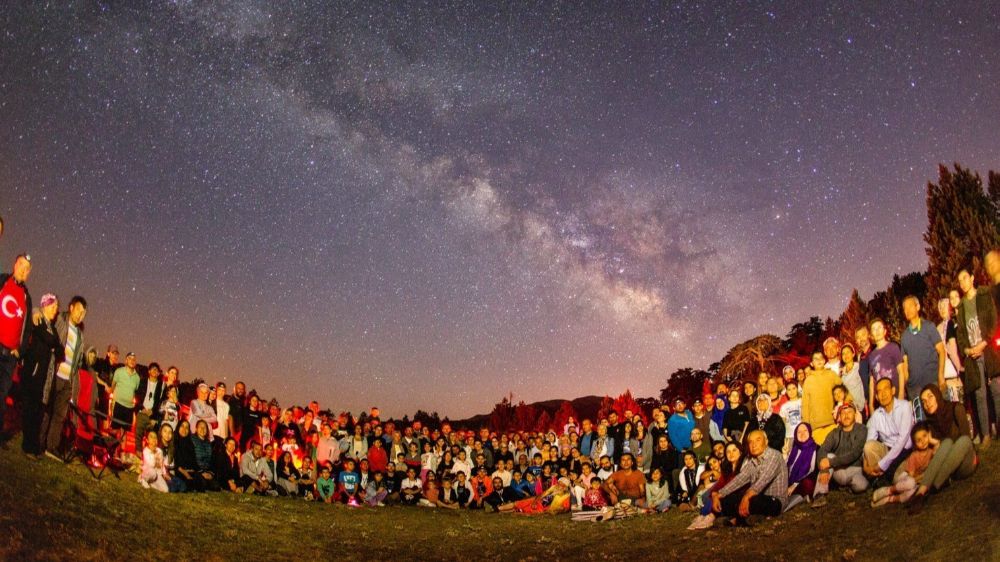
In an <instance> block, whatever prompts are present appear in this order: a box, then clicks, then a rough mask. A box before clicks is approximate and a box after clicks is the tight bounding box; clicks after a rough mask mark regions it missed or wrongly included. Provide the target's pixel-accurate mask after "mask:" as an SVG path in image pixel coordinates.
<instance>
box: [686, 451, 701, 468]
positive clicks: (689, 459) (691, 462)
mask: <svg viewBox="0 0 1000 562" xmlns="http://www.w3.org/2000/svg"><path fill="white" fill-rule="evenodd" d="M697 465H698V457H697V456H696V455H695V454H694V451H684V466H685V467H687V468H694V467H695V466H697Z"/></svg>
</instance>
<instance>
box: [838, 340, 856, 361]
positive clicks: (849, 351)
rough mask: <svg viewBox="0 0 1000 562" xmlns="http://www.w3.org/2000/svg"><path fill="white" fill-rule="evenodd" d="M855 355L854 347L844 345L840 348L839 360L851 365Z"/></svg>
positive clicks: (847, 344)
mask: <svg viewBox="0 0 1000 562" xmlns="http://www.w3.org/2000/svg"><path fill="white" fill-rule="evenodd" d="M856 355H857V353H855V352H854V346H853V345H851V344H849V343H845V344H844V347H842V348H840V360H841V361H843V362H844V363H850V364H852V365H853V364H854V357H855V356H856Z"/></svg>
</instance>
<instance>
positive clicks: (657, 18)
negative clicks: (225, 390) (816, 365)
mask: <svg viewBox="0 0 1000 562" xmlns="http://www.w3.org/2000/svg"><path fill="white" fill-rule="evenodd" d="M11 4H13V3H6V2H5V3H4V5H3V6H2V7H0V30H2V33H0V214H2V216H3V218H4V220H5V223H6V229H5V230H6V231H5V233H4V236H3V238H2V239H0V262H2V265H3V268H4V270H9V268H10V263H11V262H12V259H13V257H14V255H15V254H16V253H18V252H21V251H27V252H30V253H31V254H32V257H33V263H34V272H33V274H32V277H31V279H30V282H29V288H30V289H31V291H32V293H33V295H34V296H35V298H36V299H37V298H39V297H40V296H41V295H42V293H44V292H49V291H54V292H56V293H57V294H59V295H60V297H62V299H63V302H64V303H65V302H67V301H68V299H69V297H70V296H72V295H73V294H75V293H80V294H82V295H84V296H86V297H87V298H88V300H89V301H90V310H89V316H88V318H87V332H86V334H87V336H86V337H87V340H88V342H89V343H90V344H94V345H96V346H98V347H99V348H102V349H103V347H104V346H105V345H107V344H108V343H109V342H115V343H117V344H119V345H120V346H121V347H122V351H123V352H124V351H126V350H134V351H135V352H136V353H137V354H138V355H139V360H140V362H143V363H145V362H147V361H150V360H157V361H159V362H161V363H162V364H165V365H166V364H177V365H179V366H180V367H181V370H182V378H184V379H188V380H190V379H191V378H194V377H203V378H207V379H210V380H213V381H214V380H215V379H225V380H227V381H229V382H230V388H231V383H232V382H233V381H235V380H237V379H241V378H242V379H244V380H246V381H247V382H248V384H249V386H251V387H255V388H257V389H258V390H259V391H260V392H262V393H263V394H264V395H266V396H276V397H277V398H278V399H279V400H281V402H282V404H284V405H288V404H289V403H299V404H303V403H305V402H306V401H308V400H309V399H312V398H315V399H318V400H319V401H320V404H321V406H322V407H324V408H326V407H330V408H332V409H335V410H341V409H351V410H353V411H355V412H357V411H358V410H361V409H365V408H367V407H369V406H372V405H377V406H380V407H381V408H382V410H383V412H384V413H385V414H388V415H402V414H403V413H407V412H409V413H412V412H413V411H415V410H416V409H418V408H420V409H424V410H427V411H435V410H436V411H439V412H440V413H441V414H442V415H446V414H447V415H450V416H451V417H453V418H455V417H462V416H466V415H469V414H474V413H480V412H485V411H489V409H490V408H491V406H492V404H493V403H495V402H496V401H498V400H499V399H500V398H501V397H502V396H503V395H505V394H507V393H508V392H513V393H514V399H515V401H516V400H520V399H524V400H527V401H533V400H540V399H548V398H573V397H576V396H581V395H584V394H601V395H603V394H611V395H617V394H619V393H620V392H622V391H624V390H625V388H626V387H629V388H631V389H632V391H633V393H635V394H636V395H639V396H647V395H654V394H656V393H658V389H660V388H662V387H663V386H664V385H665V382H666V375H667V374H668V373H670V372H672V371H673V370H674V369H676V368H679V367H684V366H692V367H706V366H707V365H708V364H709V363H710V362H712V361H715V360H718V359H719V358H721V356H722V355H723V354H724V353H725V351H726V350H727V349H728V348H729V347H731V346H732V345H734V344H736V343H739V342H740V341H742V340H743V339H745V338H747V337H750V336H754V335H757V334H759V333H762V332H774V333H777V334H778V335H783V334H784V333H785V332H786V331H787V329H788V327H789V326H790V325H791V324H792V323H794V322H796V321H800V320H804V319H806V318H807V317H808V316H810V315H814V314H815V315H820V316H827V315H831V316H836V315H837V314H839V313H840V312H841V311H842V310H843V308H844V306H845V305H846V302H847V297H848V295H849V293H850V290H851V289H852V288H853V287H857V288H859V289H860V291H861V294H862V297H864V298H869V297H870V296H871V294H872V293H873V292H874V291H876V290H879V289H882V288H884V287H885V286H886V285H887V284H888V283H889V281H890V279H891V276H892V274H894V273H907V272H909V271H913V270H917V269H923V268H924V267H926V257H925V254H924V244H923V242H922V240H921V234H922V233H923V231H924V230H925V228H926V210H925V207H924V194H925V188H926V183H927V181H928V180H933V179H935V178H936V175H937V165H938V164H939V163H942V162H943V163H951V162H955V161H958V162H961V163H962V164H963V165H966V166H970V167H972V168H974V169H977V170H979V171H980V172H983V173H985V172H986V170H987V169H989V168H991V167H992V168H994V169H996V168H998V167H1000V127H998V125H1000V87H998V84H1000V32H998V29H1000V4H996V3H990V2H945V3H941V4H937V5H936V6H931V5H929V4H928V5H921V6H918V5H912V6H910V7H908V8H905V9H900V8H898V7H897V6H895V5H893V4H892V3H887V2H883V3H875V4H874V5H862V4H858V3H848V4H845V5H841V6H837V5H835V4H832V3H831V4H827V3H790V4H787V5H786V4H772V3H766V4H753V5H744V4H742V3H741V4H740V5H739V6H737V7H724V6H723V3H722V2H705V3H679V4H674V3H670V4H659V3H644V4H642V6H641V7H634V8H632V9H629V10H622V9H620V7H614V8H608V9H607V10H601V9H595V8H592V7H591V8H588V9H581V8H578V7H576V6H575V5H574V4H575V3H564V4H560V3H549V2H544V3H540V4H538V5H537V6H536V7H535V8H531V7H528V5H527V4H525V5H524V6H521V7H518V8H509V7H508V8H501V7H497V6H495V5H494V4H495V3H493V2H481V3H477V4H473V3H454V4H446V3H445V2H427V3H417V2H406V3H392V4H391V5H390V3H388V2H378V3H366V2H359V3H346V2H344V3H333V2H325V1H323V2H298V1H296V2H285V1H283V2H275V3H263V2H157V3H156V4H157V5H158V7H156V8H154V9H152V10H151V11H148V12H146V11H133V10H129V9H125V8H122V7H120V6H119V4H127V3H110V2H106V3H100V2H91V1H87V2H77V3H64V2H52V3H51V4H50V5H48V6H46V3H44V2H26V3H24V4H25V6H22V7H13V6H12V5H11ZM74 4H75V5H74ZM369 4H377V5H375V6H372V5H369ZM611 4H612V5H614V6H617V5H618V3H611ZM637 4H638V3H637Z"/></svg>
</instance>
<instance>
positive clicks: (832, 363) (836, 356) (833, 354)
mask: <svg viewBox="0 0 1000 562" xmlns="http://www.w3.org/2000/svg"><path fill="white" fill-rule="evenodd" d="M823 357H825V358H826V364H825V365H824V366H825V367H826V368H827V369H830V370H831V371H833V372H834V373H839V372H840V340H838V339H837V338H835V337H833V336H830V337H828V338H826V340H824V341H823ZM761 392H763V389H761Z"/></svg>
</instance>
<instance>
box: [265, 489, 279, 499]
mask: <svg viewBox="0 0 1000 562" xmlns="http://www.w3.org/2000/svg"><path fill="white" fill-rule="evenodd" d="M267 495H269V496H271V497H272V498H276V497H278V491H277V490H268V491H267Z"/></svg>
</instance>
